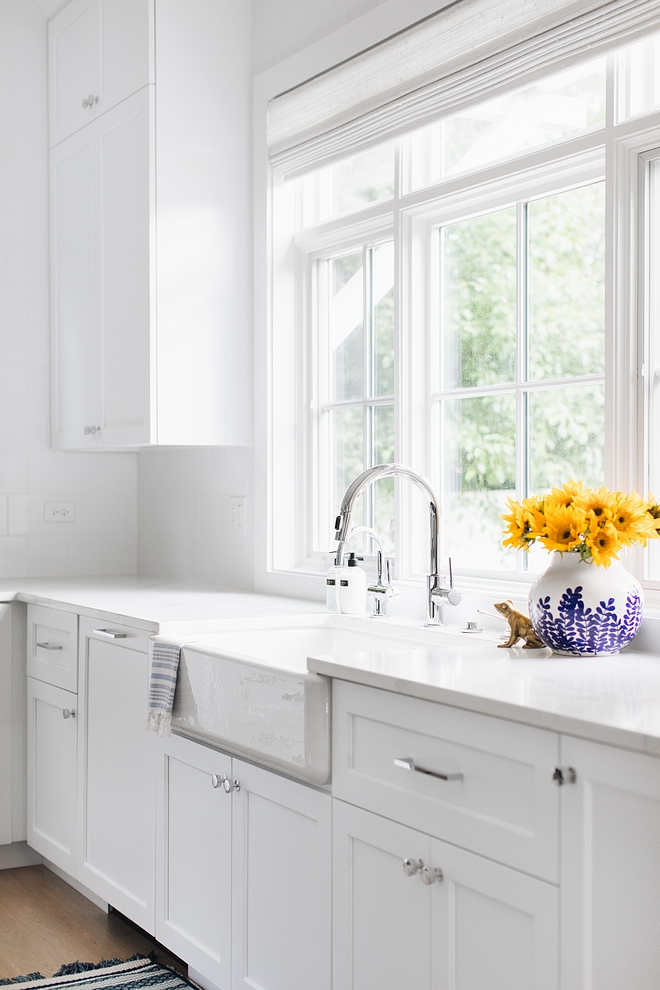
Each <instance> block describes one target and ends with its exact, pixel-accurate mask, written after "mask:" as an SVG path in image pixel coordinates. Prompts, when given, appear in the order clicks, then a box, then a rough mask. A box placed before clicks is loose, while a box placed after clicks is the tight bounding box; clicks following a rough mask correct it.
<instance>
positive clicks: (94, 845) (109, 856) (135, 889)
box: [77, 619, 156, 934]
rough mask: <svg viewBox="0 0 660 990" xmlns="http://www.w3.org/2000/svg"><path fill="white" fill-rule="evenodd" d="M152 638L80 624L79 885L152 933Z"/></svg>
mask: <svg viewBox="0 0 660 990" xmlns="http://www.w3.org/2000/svg"><path fill="white" fill-rule="evenodd" d="M147 636H148V634H144V633H140V632H139V631H134V630H131V629H129V628H128V627H121V626H117V625H112V626H107V625H105V624H103V623H101V622H99V620H95V619H81V620H80V663H79V672H80V697H81V701H82V699H84V703H81V718H80V726H79V738H78V746H79V749H78V839H79V864H78V874H77V875H78V879H79V880H80V882H81V883H83V884H85V886H86V887H89V889H90V890H92V891H93V892H94V893H95V894H97V895H98V896H99V897H101V898H102V899H103V900H104V901H107V902H108V903H109V904H111V905H112V906H113V907H115V908H116V909H117V910H118V911H121V913H122V914H125V915H126V916H127V917H129V918H131V920H132V921H135V922H136V924H138V925H140V927H141V928H144V929H145V930H146V931H148V932H150V933H151V934H153V932H154V900H155V889H154V885H155V821H154V810H155V798H154V791H155V771H156V765H155V753H156V750H155V748H154V746H155V743H156V737H155V736H154V735H153V733H150V732H147V731H146V713H147V708H148V704H147V702H148V688H149V665H148V659H147V652H146V638H147Z"/></svg>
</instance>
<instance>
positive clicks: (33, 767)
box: [27, 677, 78, 876]
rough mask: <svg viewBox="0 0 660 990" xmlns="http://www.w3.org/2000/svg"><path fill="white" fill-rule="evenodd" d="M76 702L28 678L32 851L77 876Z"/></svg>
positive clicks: (29, 813)
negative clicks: (34, 850)
mask: <svg viewBox="0 0 660 990" xmlns="http://www.w3.org/2000/svg"><path fill="white" fill-rule="evenodd" d="M77 726H78V697H77V695H75V694H71V692H70V691H64V690H62V688H58V687H54V686H53V685H52V684H45V683H43V682H42V681H38V680H35V679H34V678H33V677H28V746H27V749H28V801H27V806H28V830H27V832H28V845H30V846H32V848H33V849H36V851H37V852H38V853H41V855H42V856H45V857H46V859H49V860H50V861H51V862H52V863H55V865H56V866H59V867H60V869H62V870H64V871H65V872H66V873H68V874H69V875H71V876H75V874H76V753H77V745H76V741H77Z"/></svg>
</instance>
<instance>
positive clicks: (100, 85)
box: [48, 0, 154, 147]
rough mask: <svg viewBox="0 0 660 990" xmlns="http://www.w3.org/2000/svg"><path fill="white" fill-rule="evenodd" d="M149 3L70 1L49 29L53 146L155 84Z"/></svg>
mask: <svg viewBox="0 0 660 990" xmlns="http://www.w3.org/2000/svg"><path fill="white" fill-rule="evenodd" d="M152 34H153V8H152V5H151V3H149V0H71V2H70V3H68V4H67V5H66V7H64V8H63V9H62V10H60V11H59V13H57V14H56V15H55V16H54V17H53V18H52V20H51V21H50V22H49V25H48V41H49V94H50V144H51V147H52V146H53V145H55V144H58V143H59V142H60V141H62V140H63V139H64V138H66V137H69V135H70V134H73V132H74V131H77V130H78V129H79V128H81V127H84V126H85V124H88V123H89V122H90V121H91V120H94V118H96V117H98V116H100V114H102V113H105V111H106V110H110V109H111V107H114V106H116V105H117V104H118V103H120V102H121V101H122V100H125V99H126V97H127V96H131V94H133V93H136V92H137V91H138V89H141V88H142V87H143V86H146V85H147V83H150V82H153V81H154V79H153V58H152V57H151V55H152V50H153V46H152V44H151V43H150V39H151V37H152Z"/></svg>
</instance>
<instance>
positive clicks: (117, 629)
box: [80, 617, 153, 653]
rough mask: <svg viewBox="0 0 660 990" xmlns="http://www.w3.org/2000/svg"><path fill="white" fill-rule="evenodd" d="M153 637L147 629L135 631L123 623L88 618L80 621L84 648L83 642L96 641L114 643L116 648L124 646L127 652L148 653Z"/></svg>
mask: <svg viewBox="0 0 660 990" xmlns="http://www.w3.org/2000/svg"><path fill="white" fill-rule="evenodd" d="M151 636H153V633H152V632H149V630H147V629H135V627H134V626H125V625H124V624H123V623H121V622H109V621H108V620H107V619H88V618H86V617H83V618H81V620H80V640H81V646H83V648H84V644H83V640H88V639H96V640H98V641H99V642H100V643H114V644H115V645H116V646H123V647H124V648H125V649H126V650H136V651H137V652H138V653H147V652H148V649H149V638H150V637H151Z"/></svg>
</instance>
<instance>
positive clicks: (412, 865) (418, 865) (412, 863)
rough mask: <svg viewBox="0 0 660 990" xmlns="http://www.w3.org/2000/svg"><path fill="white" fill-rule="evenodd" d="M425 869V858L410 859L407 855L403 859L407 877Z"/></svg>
mask: <svg viewBox="0 0 660 990" xmlns="http://www.w3.org/2000/svg"><path fill="white" fill-rule="evenodd" d="M423 869H424V860H423V859H410V858H409V857H407V858H406V859H404V861H403V872H404V873H405V875H406V876H407V877H414V876H415V874H416V873H419V872H420V871H421V870H423Z"/></svg>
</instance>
